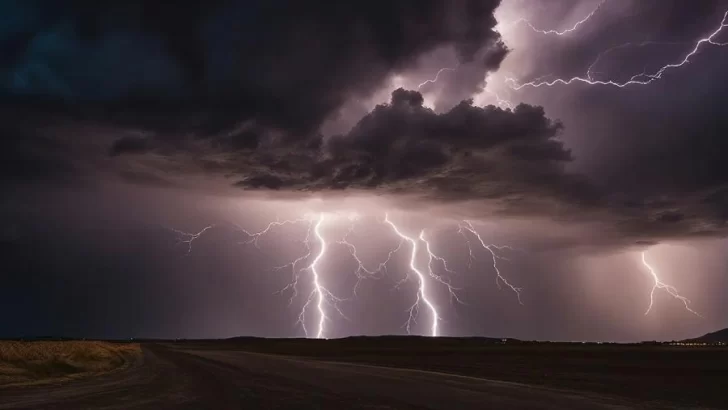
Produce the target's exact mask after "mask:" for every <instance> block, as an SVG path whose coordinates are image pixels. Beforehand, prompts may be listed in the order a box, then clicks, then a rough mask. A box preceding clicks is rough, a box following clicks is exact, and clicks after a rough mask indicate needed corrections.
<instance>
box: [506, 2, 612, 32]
mask: <svg viewBox="0 0 728 410" xmlns="http://www.w3.org/2000/svg"><path fill="white" fill-rule="evenodd" d="M605 2H606V0H603V1H602V2H601V3H599V4H598V5H597V7H595V8H594V10H592V12H591V13H589V14H588V15H587V16H586V17H584V18H583V19H581V20H579V21H577V22H576V24H574V25H573V26H572V27H570V28H567V29H565V30H563V31H558V30H542V29H539V28H536V27H535V26H534V25H533V24H531V22H530V21H528V20H527V19H525V18H520V19H518V20H516V21H514V22H513V23H511V24H509V26H513V25H516V24H525V25H526V26H527V27H529V28H530V29H531V30H533V31H535V32H536V33H541V34H544V35H557V36H563V35H566V34H570V33H572V32H574V31H576V30H577V29H579V27H580V26H581V25H582V24H584V23H586V22H587V21H589V20H590V19H591V18H592V17H594V14H596V13H597V12H598V11H599V9H601V8H602V5H604V3H605Z"/></svg>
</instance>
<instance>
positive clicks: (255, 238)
mask: <svg viewBox="0 0 728 410" xmlns="http://www.w3.org/2000/svg"><path fill="white" fill-rule="evenodd" d="M310 221H311V218H310V217H309V218H306V217H304V218H298V219H288V220H285V221H273V222H271V223H269V224H268V225H266V227H265V228H263V230H261V231H258V232H250V231H248V230H246V229H244V228H242V227H240V226H237V225H236V227H237V229H238V230H240V231H241V232H242V233H244V234H245V235H247V236H248V237H249V238H250V239H248V240H247V241H243V242H241V244H244V245H248V244H251V243H252V244H253V245H255V247H256V248H258V249H260V247H259V246H258V240H259V239H260V238H261V237H263V236H265V235H266V234H268V233H270V231H271V230H272V229H273V228H276V227H281V226H285V225H293V224H298V223H301V222H310Z"/></svg>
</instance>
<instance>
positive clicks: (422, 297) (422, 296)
mask: <svg viewBox="0 0 728 410" xmlns="http://www.w3.org/2000/svg"><path fill="white" fill-rule="evenodd" d="M384 222H386V223H387V224H389V225H390V226H391V227H392V230H393V231H394V233H396V234H397V235H398V236H399V237H400V238H402V240H404V241H407V242H409V243H410V245H412V252H411V253H410V263H409V268H410V270H411V271H412V272H414V273H415V275H417V279H418V282H419V287H418V289H417V298H416V299H415V303H414V304H412V306H411V307H410V308H409V318H408V319H407V322H406V323H405V326H406V328H407V334H410V331H411V327H412V323H416V321H417V315H418V313H419V309H420V301H422V302H424V303H425V304H426V305H427V307H428V308H429V309H430V312H431V313H432V325H431V333H430V335H431V336H433V337H434V336H438V322H439V321H440V315H439V314H438V313H437V309H435V305H433V304H432V302H430V300H429V299H428V297H427V289H426V285H425V275H424V274H423V273H422V272H420V270H419V269H417V266H416V259H417V241H416V240H414V239H413V238H411V237H409V236H407V235H405V234H404V233H402V232H401V231H400V230H399V228H397V225H395V224H394V223H393V222H392V221H391V220H390V219H389V214H385V216H384Z"/></svg>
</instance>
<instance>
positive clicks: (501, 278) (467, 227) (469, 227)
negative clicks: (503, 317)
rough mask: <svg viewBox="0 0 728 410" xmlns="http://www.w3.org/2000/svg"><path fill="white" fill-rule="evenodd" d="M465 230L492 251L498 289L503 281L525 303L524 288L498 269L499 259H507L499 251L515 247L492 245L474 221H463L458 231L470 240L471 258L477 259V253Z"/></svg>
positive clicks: (519, 300) (519, 301)
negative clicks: (476, 227)
mask: <svg viewBox="0 0 728 410" xmlns="http://www.w3.org/2000/svg"><path fill="white" fill-rule="evenodd" d="M465 231H468V232H470V233H471V234H472V235H473V236H475V238H477V239H478V243H480V246H482V247H483V248H484V249H486V250H487V251H488V252H490V255H491V257H492V259H493V270H494V271H495V273H496V278H495V283H496V285H497V286H498V289H501V283H503V284H504V285H506V286H507V287H508V288H509V289H511V290H512V291H513V292H514V293H515V294H516V297H517V298H518V303H519V304H521V305H523V302H522V301H521V290H522V289H521V288H519V287H516V286H514V285H512V284H511V283H510V282H509V281H508V279H506V278H505V277H504V276H503V275H502V274H501V271H500V269H498V259H506V258H504V257H503V256H500V255H499V254H498V251H502V250H504V249H508V250H514V249H513V248H511V247H510V246H498V245H493V244H490V245H488V244H486V243H485V241H483V238H482V237H481V236H480V234H479V233H478V231H476V230H475V227H473V224H472V222H470V221H463V224H460V227H459V229H458V232H460V234H461V235H462V236H463V237H464V238H465V240H466V241H468V249H469V251H470V258H471V260H472V259H475V255H474V254H473V250H472V247H471V246H470V244H469V239H468V237H467V236H466V235H465Z"/></svg>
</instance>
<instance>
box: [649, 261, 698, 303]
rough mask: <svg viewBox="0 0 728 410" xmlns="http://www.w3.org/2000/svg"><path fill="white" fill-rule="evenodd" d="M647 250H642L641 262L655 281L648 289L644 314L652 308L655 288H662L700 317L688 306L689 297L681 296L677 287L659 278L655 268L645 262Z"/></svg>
mask: <svg viewBox="0 0 728 410" xmlns="http://www.w3.org/2000/svg"><path fill="white" fill-rule="evenodd" d="M646 253H647V251H644V252H642V264H643V265H645V267H646V268H647V270H648V271H649V272H650V275H652V279H653V280H654V281H655V283H654V285H652V290H651V291H650V305H649V306H648V307H647V311H646V312H645V315H647V314H648V313H650V310H652V305H653V304H654V302H655V290H657V289H663V290H664V291H665V292H667V293H668V294H669V295H670V296H672V297H673V298H675V299H678V300H680V301H681V302H682V303H683V305H685V309H686V310H687V311H688V312H690V313H692V314H694V315H695V316H698V317H702V316H701V315H700V314H699V313H698V312H696V311H694V310H693V309H691V308H690V299H688V298H686V297H684V296H681V295H680V294H679V293H678V291H677V289H676V288H675V287H674V286H671V285H668V284H666V283H664V282H663V281H661V280H660V278H659V277H658V276H657V272H655V269H654V268H653V267H652V266H650V264H649V263H647V260H646V259H645V254H646Z"/></svg>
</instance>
